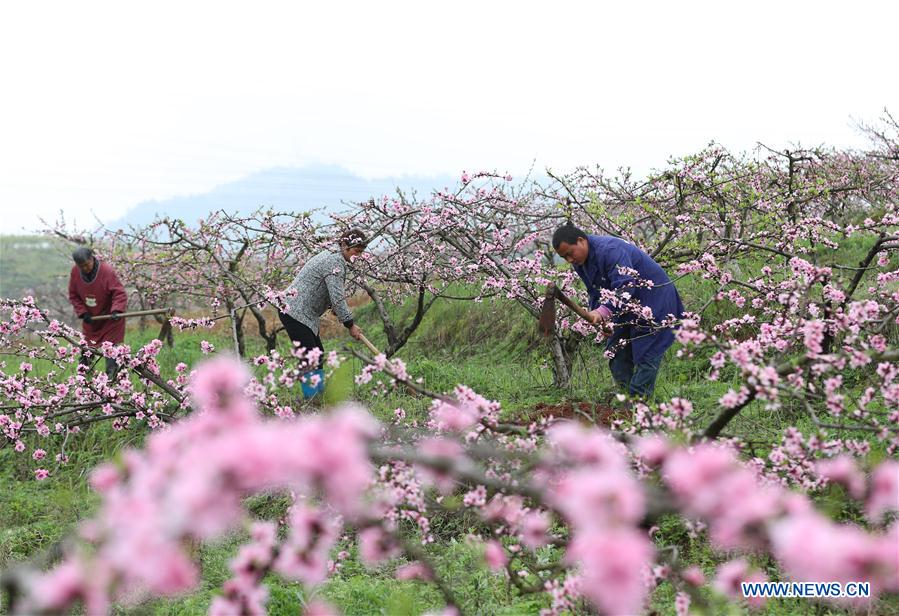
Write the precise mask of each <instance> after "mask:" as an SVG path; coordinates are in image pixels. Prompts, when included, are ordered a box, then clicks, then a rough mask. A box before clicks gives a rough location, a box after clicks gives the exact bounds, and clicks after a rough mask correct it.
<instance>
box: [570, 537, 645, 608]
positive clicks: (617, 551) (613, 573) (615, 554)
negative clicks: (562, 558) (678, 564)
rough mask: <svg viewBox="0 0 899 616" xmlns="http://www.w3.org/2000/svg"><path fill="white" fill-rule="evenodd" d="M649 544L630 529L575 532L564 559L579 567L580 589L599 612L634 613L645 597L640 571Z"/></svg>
mask: <svg viewBox="0 0 899 616" xmlns="http://www.w3.org/2000/svg"><path fill="white" fill-rule="evenodd" d="M652 554H653V551H652V545H651V544H650V542H649V539H647V538H646V536H645V535H644V534H643V533H640V532H638V531H636V530H634V529H624V528H622V529H617V530H599V529H596V530H590V531H587V532H579V533H576V534H575V535H574V537H573V540H572V541H571V544H570V545H569V548H568V552H567V554H566V559H567V560H568V562H571V563H577V564H579V566H580V569H581V577H582V583H581V591H582V592H583V594H584V596H586V597H587V598H588V599H589V600H590V601H591V602H592V603H593V604H594V605H596V606H597V607H598V608H599V609H600V610H601V611H602V612H603V613H607V614H637V613H640V612H641V611H642V608H643V603H644V601H645V600H646V585H645V584H644V578H643V573H644V571H645V570H646V569H647V567H648V566H649V564H650V562H651V561H652Z"/></svg>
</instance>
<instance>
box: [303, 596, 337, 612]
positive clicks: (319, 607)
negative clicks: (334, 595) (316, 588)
mask: <svg viewBox="0 0 899 616" xmlns="http://www.w3.org/2000/svg"><path fill="white" fill-rule="evenodd" d="M339 614H340V612H338V611H337V610H336V609H335V608H334V607H333V606H331V605H330V604H329V603H326V602H324V601H321V600H315V601H312V602H310V603H309V604H307V605H306V609H305V610H304V611H303V616H338V615H339Z"/></svg>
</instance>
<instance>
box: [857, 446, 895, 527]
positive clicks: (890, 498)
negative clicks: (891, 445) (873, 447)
mask: <svg viewBox="0 0 899 616" xmlns="http://www.w3.org/2000/svg"><path fill="white" fill-rule="evenodd" d="M888 511H899V462H896V461H895V460H887V461H886V462H883V463H881V464H880V465H879V466H877V468H875V469H874V471H873V472H872V473H871V488H870V491H869V494H868V502H867V503H866V505H865V513H866V515H867V516H868V519H870V520H873V521H875V522H879V521H881V520H882V519H883V515H884V514H885V513H887V512H888Z"/></svg>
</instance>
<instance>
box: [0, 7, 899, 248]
mask: <svg viewBox="0 0 899 616" xmlns="http://www.w3.org/2000/svg"><path fill="white" fill-rule="evenodd" d="M438 5H439V8H438ZM897 6H899V3H896V2H862V1H858V0H856V1H854V2H845V1H844V2H839V3H833V4H828V3H823V2H785V1H783V0H779V1H777V2H761V1H757V0H754V1H752V2H741V3H736V2H722V1H720V0H719V1H716V2H707V3H687V2H671V1H666V2H654V3H650V2H614V3H613V2H609V3H601V2H583V3H568V2H561V1H559V0H556V1H554V2H546V1H544V2H539V3H534V4H527V3H523V2H486V1H479V2H464V1H459V0H454V1H453V2H442V3H436V2H423V1H421V0H417V1H415V2H403V3H397V2H391V3H382V2H370V1H369V2H358V3H355V2H348V1H341V2H315V3H313V2H302V3H301V2H283V3H274V2H261V1H258V0H257V1H254V2H240V3H236V2H235V3H229V2H222V1H221V0H217V1H215V2H186V1H184V0H179V1H177V2H160V1H154V2H144V3H141V4H140V6H138V4H137V3H135V2H122V1H120V0H116V1H114V2H81V1H79V2H71V1H66V2H4V3H2V4H0V208H2V214H0V231H2V232H4V233H12V232H19V231H21V230H22V229H23V227H24V228H25V229H32V228H34V227H36V226H38V221H37V217H38V216H45V217H50V218H54V217H55V216H56V213H57V212H58V211H59V210H64V211H65V212H66V215H67V217H68V218H75V219H77V220H78V221H79V222H82V221H83V222H84V223H87V222H89V221H90V219H91V213H92V212H93V214H95V215H96V216H98V217H99V218H100V219H104V220H109V219H113V218H116V217H118V216H120V215H122V214H123V213H124V212H125V210H127V209H128V208H130V207H132V206H134V205H136V204H137V203H139V202H141V201H144V200H147V199H164V198H167V197H171V196H174V195H182V194H191V193H201V192H205V191H208V190H210V189H211V188H213V187H214V186H216V185H219V184H222V183H224V182H227V181H231V180H236V179H239V178H241V177H244V176H246V175H248V174H250V173H253V172H255V171H259V170H262V169H266V168H269V167H274V166H301V165H304V164H308V163H313V162H321V163H336V164H340V165H343V166H345V167H347V168H348V169H350V170H351V171H354V172H356V173H358V174H361V175H364V176H366V177H378V176H385V175H401V174H437V173H451V174H454V175H455V174H459V173H461V171H462V170H469V171H470V170H476V169H482V168H486V169H496V170H498V171H509V172H512V173H513V174H515V175H520V174H522V173H523V172H524V171H526V170H527V169H528V168H529V167H530V166H531V164H532V163H533V162H534V161H536V164H537V167H538V168H539V169H542V168H545V167H550V168H553V169H556V170H565V169H568V168H570V167H572V166H574V165H577V164H592V163H599V164H602V165H603V166H606V167H608V168H616V167H618V166H620V165H630V166H633V167H635V168H636V169H638V170H645V169H648V168H650V167H657V166H661V165H663V164H664V162H665V160H666V158H667V157H668V156H670V155H678V154H686V153H690V152H692V151H695V150H697V149H698V148H700V147H702V146H703V145H705V144H706V143H707V142H708V141H710V140H712V139H715V140H718V141H719V142H721V143H723V144H724V145H725V146H728V147H730V148H733V149H737V150H740V149H748V148H751V147H752V146H753V145H754V144H755V142H756V141H763V142H765V143H768V144H770V145H775V146H784V145H787V144H789V143H795V142H801V143H802V144H804V145H816V144H820V143H828V144H833V145H861V144H862V143H863V142H862V140H861V139H860V137H859V136H858V134H857V132H856V131H855V129H854V128H853V121H854V120H855V119H861V120H869V121H873V120H876V119H877V118H878V117H879V116H880V115H881V112H882V109H883V108H884V107H889V108H890V109H891V110H892V111H894V112H899V79H897V78H896V73H897V70H896V66H897V59H899V57H897V56H899V54H897V52H896V24H897V23H899V10H897V8H896V7H897Z"/></svg>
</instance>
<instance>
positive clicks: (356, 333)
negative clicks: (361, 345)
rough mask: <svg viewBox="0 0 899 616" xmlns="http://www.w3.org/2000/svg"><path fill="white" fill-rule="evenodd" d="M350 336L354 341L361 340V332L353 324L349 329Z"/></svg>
mask: <svg viewBox="0 0 899 616" xmlns="http://www.w3.org/2000/svg"><path fill="white" fill-rule="evenodd" d="M350 336H352V337H353V338H355V339H356V340H362V330H361V329H359V326H358V325H356V324H355V323H353V326H352V327H351V328H350Z"/></svg>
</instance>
